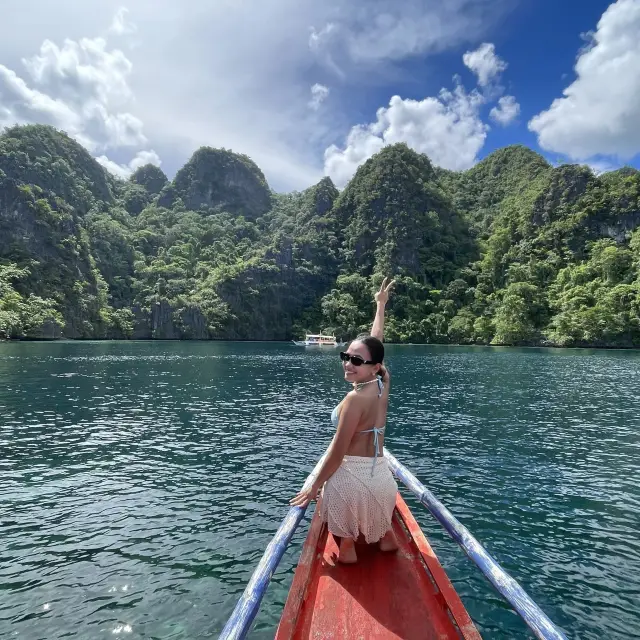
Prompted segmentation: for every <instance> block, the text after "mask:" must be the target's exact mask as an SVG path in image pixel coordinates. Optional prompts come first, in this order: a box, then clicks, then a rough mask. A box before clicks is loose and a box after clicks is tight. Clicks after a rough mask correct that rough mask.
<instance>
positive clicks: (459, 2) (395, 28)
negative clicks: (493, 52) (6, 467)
mask: <svg viewBox="0 0 640 640" xmlns="http://www.w3.org/2000/svg"><path fill="white" fill-rule="evenodd" d="M327 4H328V5H330V6H331V5H332V6H331V9H333V11H331V14H330V15H331V16H332V17H331V20H330V21H327V22H326V23H325V25H324V26H323V27H322V28H320V29H314V31H313V33H312V37H311V40H310V45H311V46H312V48H313V49H314V50H315V51H326V50H329V49H330V50H332V51H333V55H339V56H342V57H345V58H347V59H348V60H350V61H352V62H355V63H372V62H373V63H375V62H380V61H383V60H400V59H402V58H405V57H406V56H412V55H417V54H420V53H429V52H437V51H443V50H445V49H448V48H450V47H452V46H456V45H459V44H460V43H462V42H466V41H468V40H470V39H471V38H472V37H473V38H477V37H478V35H479V34H481V33H482V32H483V31H484V29H485V28H486V26H487V23H488V22H489V21H490V19H491V16H492V15H493V16H495V15H498V14H499V13H500V11H501V10H503V9H504V8H505V7H506V6H507V3H506V2H504V1H503V0H495V1H494V2H491V0H447V2H438V1H436V0H405V1H404V2H390V1H389V0H370V2H367V3H366V5H362V6H360V7H357V6H356V7H354V5H353V3H352V2H347V1H344V2H336V1H335V0H334V1H332V2H328V3H327Z"/></svg>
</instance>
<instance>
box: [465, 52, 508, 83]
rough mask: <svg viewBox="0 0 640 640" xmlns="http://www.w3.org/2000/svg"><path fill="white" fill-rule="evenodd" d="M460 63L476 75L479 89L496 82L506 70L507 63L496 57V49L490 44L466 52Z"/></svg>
mask: <svg viewBox="0 0 640 640" xmlns="http://www.w3.org/2000/svg"><path fill="white" fill-rule="evenodd" d="M462 61H463V62H464V64H465V66H467V67H468V68H469V69H471V71H473V73H475V74H476V76H477V77H478V84H479V85H480V86H481V87H487V86H489V85H490V84H491V83H493V82H494V81H497V80H498V79H499V78H500V75H501V74H502V72H503V71H504V70H505V69H506V68H507V63H506V62H505V61H504V60H502V59H501V58H500V57H499V56H497V55H496V47H495V45H494V44H492V43H490V42H485V43H484V44H481V45H480V46H479V47H478V48H477V49H476V50H475V51H467V52H466V53H465V54H464V55H463V56H462Z"/></svg>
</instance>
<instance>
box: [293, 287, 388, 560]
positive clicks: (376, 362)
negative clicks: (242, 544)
mask: <svg viewBox="0 0 640 640" xmlns="http://www.w3.org/2000/svg"><path fill="white" fill-rule="evenodd" d="M393 283H394V281H393V280H392V281H391V282H390V283H389V284H387V278H385V279H384V281H383V282H382V285H381V286H380V290H379V291H378V292H377V293H376V295H375V300H376V316H375V319H374V321H373V327H372V329H371V335H363V336H358V337H357V338H356V339H355V340H354V341H353V342H352V343H351V344H350V345H349V348H348V349H347V350H346V351H345V352H343V353H341V354H340V357H341V359H342V367H343V370H344V378H345V380H347V381H348V382H351V383H352V384H353V390H352V391H350V392H349V393H348V394H347V395H346V396H345V398H344V399H343V400H342V402H341V403H340V404H339V405H338V406H337V407H336V408H335V409H334V410H333V413H332V414H331V420H332V422H333V424H334V425H335V426H337V429H336V434H335V436H334V437H333V440H332V441H331V444H330V445H329V448H328V449H327V452H326V453H325V455H324V456H323V458H322V459H321V461H320V463H319V464H318V467H316V470H315V471H314V474H313V476H312V477H311V479H310V480H311V482H310V483H309V482H307V483H305V487H303V489H302V491H300V493H298V495H297V496H296V497H295V498H293V499H292V500H291V503H290V504H292V505H294V506H299V507H303V506H306V505H307V504H309V502H311V500H315V499H316V497H317V495H318V492H319V490H320V488H321V487H322V486H323V485H324V489H323V492H322V502H321V505H320V509H321V511H320V514H321V517H322V520H323V522H327V523H328V527H329V531H330V532H331V533H332V534H333V535H334V536H335V537H336V538H340V553H339V555H338V560H339V561H340V562H345V563H353V562H357V560H358V557H357V555H356V548H355V542H356V540H358V539H361V540H362V539H364V541H365V542H367V543H369V544H371V543H375V542H379V543H380V549H382V550H383V551H394V550H395V549H397V548H398V545H397V542H396V540H395V537H394V535H393V531H392V529H391V517H392V515H393V509H394V506H395V502H396V494H397V492H398V485H397V484H396V481H395V480H394V478H393V475H392V474H391V469H390V468H389V465H388V463H387V459H386V458H385V457H384V455H383V446H384V424H385V420H386V417H387V406H388V403H389V383H390V376H389V372H388V371H387V370H386V369H385V367H384V365H383V363H382V361H383V359H384V346H383V345H382V338H383V328H384V309H385V305H386V303H387V300H388V299H389V290H390V289H391V287H392V286H393ZM325 483H326V484H325Z"/></svg>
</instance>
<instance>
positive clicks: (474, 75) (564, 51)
mask: <svg viewBox="0 0 640 640" xmlns="http://www.w3.org/2000/svg"><path fill="white" fill-rule="evenodd" d="M33 16H38V17H39V20H38V21H35V20H34V19H33ZM639 34H640V0H616V1H615V2H607V1H596V0H583V1H582V2H578V1H577V0H555V1H554V2H551V1H550V0H535V1H534V0H447V1H446V2H443V1H442V0H403V2H401V3H399V2H397V0H367V1H366V2H363V1H361V0H323V2H321V3H318V2H314V1H312V0H270V2H268V3H267V2H264V1H263V0H217V1H216V2H215V3H212V2H210V1H209V0H190V2H189V3H188V4H186V3H179V2H177V1H176V0H130V2H129V3H128V4H125V5H123V4H122V0H102V1H101V2H100V3H87V2H85V0H58V1H57V2H56V3H51V2H49V0H23V2H21V3H13V4H12V5H11V6H10V7H9V8H4V9H3V21H2V24H0V127H2V126H8V125H11V124H14V123H25V122H43V123H48V124H53V125H54V126H56V127H58V128H61V129H63V130H65V131H67V132H68V133H69V134H70V135H72V136H74V137H75V138H76V139H77V140H78V141H80V142H81V143H82V144H83V145H85V146H86V147H87V149H88V150H89V151H90V152H91V153H92V154H93V155H94V156H95V157H96V158H97V159H98V160H99V161H100V162H101V163H102V164H103V165H104V166H105V167H107V168H108V169H109V170H110V171H112V172H114V173H115V174H117V175H120V176H122V177H126V176H127V175H128V174H130V173H131V171H132V170H133V169H135V168H136V167H137V166H141V165H142V164H143V163H146V162H153V163H156V164H159V165H160V166H162V168H163V169H164V170H165V171H166V172H167V174H168V175H169V176H170V177H171V176H173V174H174V173H175V171H176V170H177V169H178V168H179V167H180V166H182V164H184V162H186V160H187V159H188V158H189V156H190V155H191V153H193V151H194V150H195V149H196V148H198V147H199V146H201V145H211V146H214V147H225V148H230V149H233V150H235V151H239V152H242V153H246V154H248V155H249V156H251V157H252V158H253V159H254V160H255V161H256V162H257V163H258V165H259V166H260V167H261V168H262V169H263V171H264V172H265V174H266V176H267V179H268V180H269V183H270V184H271V186H272V187H273V188H274V189H276V190H278V191H289V190H293V189H303V188H305V187H307V186H309V185H311V184H313V183H315V182H317V181H318V180H319V179H320V178H321V177H322V176H323V175H330V176H331V177H332V178H333V179H334V181H335V182H336V184H338V186H340V187H342V186H344V184H346V182H347V181H348V180H349V178H350V177H351V176H352V175H353V173H354V172H355V170H356V169H357V167H358V166H359V164H361V163H362V162H364V161H365V160H366V159H367V158H368V157H370V156H371V155H372V154H373V153H375V152H376V151H378V150H379V149H380V148H382V146H384V145H386V144H392V143H394V142H399V141H402V142H406V143H407V144H409V146H411V147H412V148H415V149H416V150H418V151H420V152H423V153H427V155H429V157H430V158H431V160H432V161H433V162H434V163H435V164H438V165H439V166H444V167H446V168H449V169H457V170H461V169H466V168H469V167H470V166H473V164H474V163H476V162H478V161H479V160H480V159H481V158H483V157H485V156H486V155H487V154H488V153H490V152H491V151H493V150H495V149H497V148H500V147H502V146H505V145H508V144H514V143H522V144H526V145H528V146H530V147H531V148H533V149H535V150H537V151H540V152H542V153H543V154H544V155H545V157H547V158H548V159H549V160H550V161H552V162H564V161H571V162H580V163H586V164H589V165H591V166H592V167H593V168H594V170H596V171H602V170H608V169H612V168H615V167H618V166H621V165H623V164H632V165H635V166H640V162H639V156H638V154H639V153H640V38H639V37H638V35H639ZM454 76H455V77H456V79H454Z"/></svg>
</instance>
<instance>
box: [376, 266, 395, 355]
mask: <svg viewBox="0 0 640 640" xmlns="http://www.w3.org/2000/svg"><path fill="white" fill-rule="evenodd" d="M387 280H388V278H385V279H384V280H383V281H382V284H381V285H380V289H378V291H377V293H376V295H375V299H376V317H375V318H374V319H373V327H371V335H372V336H373V337H374V338H378V340H380V342H382V341H383V336H384V308H385V306H386V304H387V301H388V300H389V291H390V289H391V287H392V286H393V285H394V284H395V280H392V281H391V282H389V284H387Z"/></svg>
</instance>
